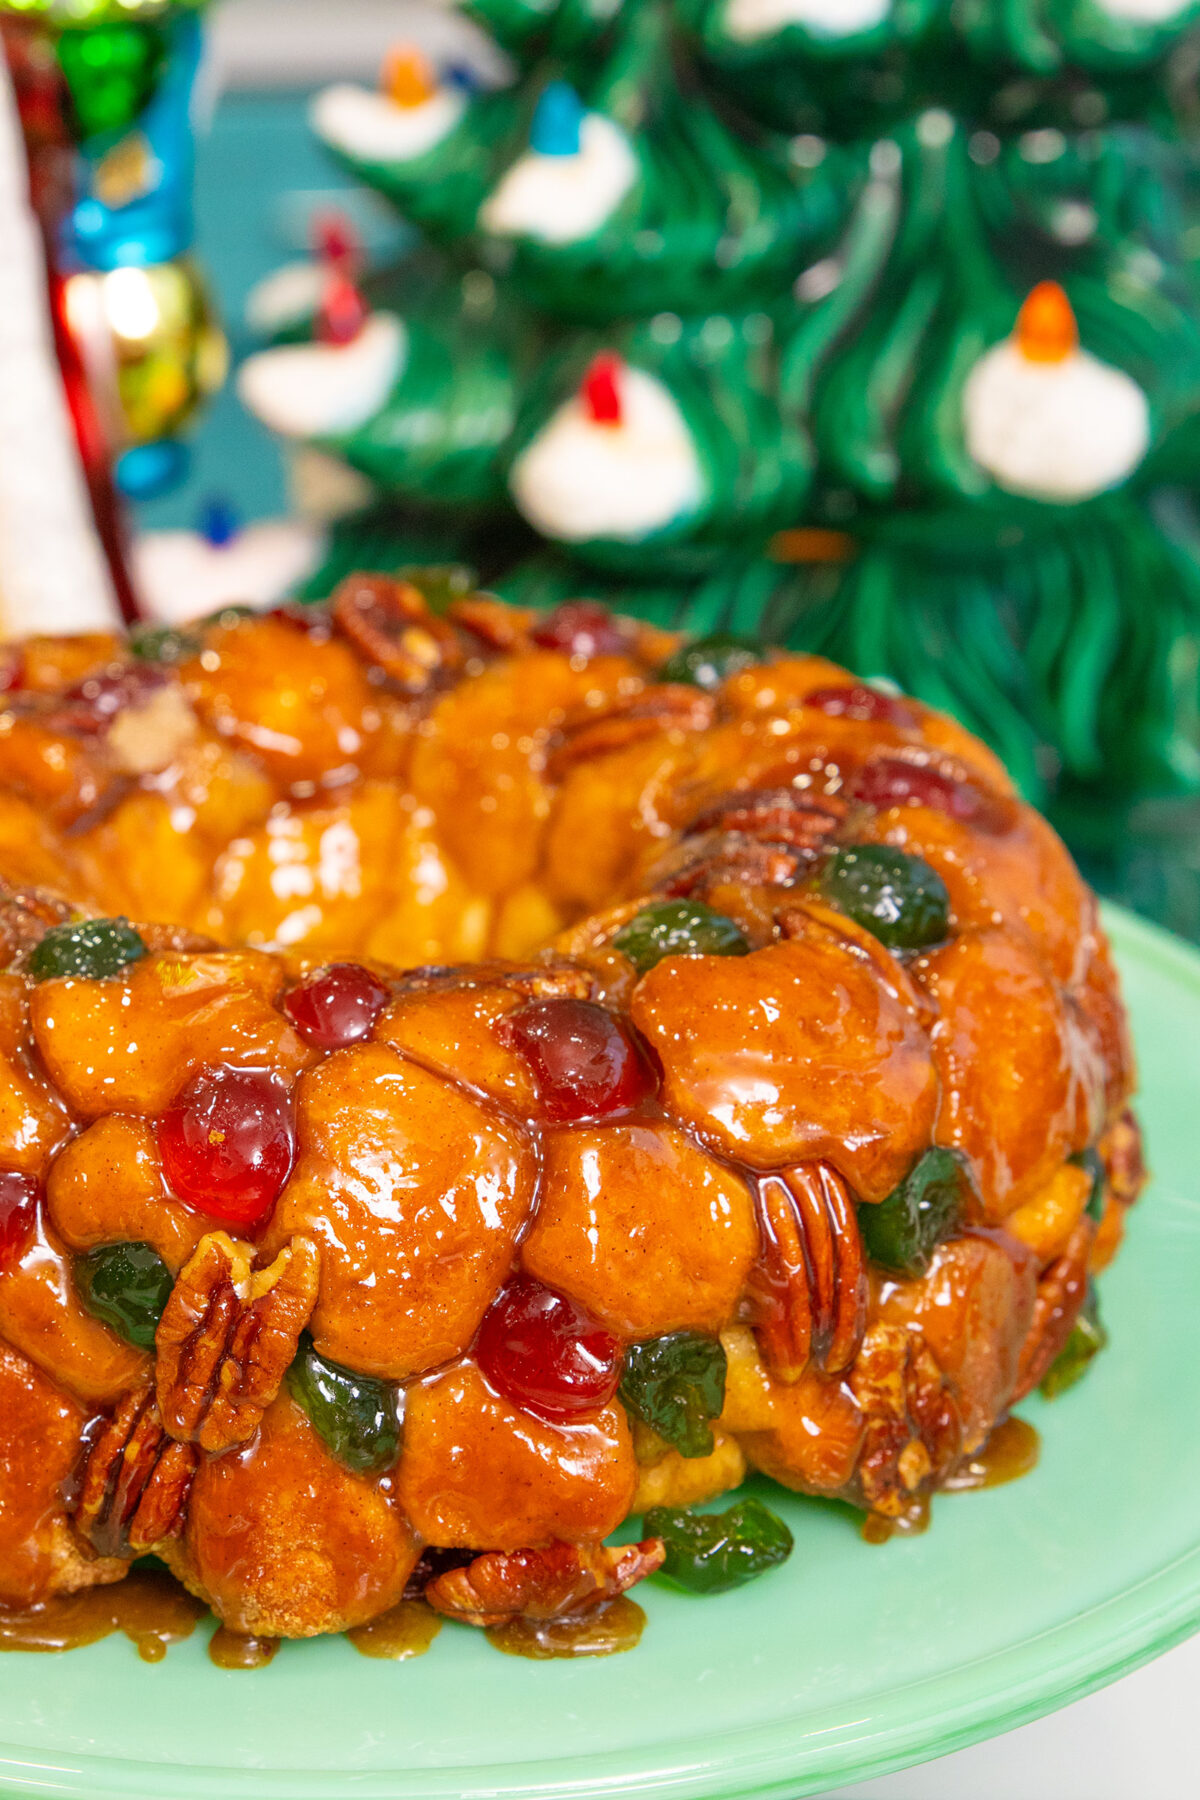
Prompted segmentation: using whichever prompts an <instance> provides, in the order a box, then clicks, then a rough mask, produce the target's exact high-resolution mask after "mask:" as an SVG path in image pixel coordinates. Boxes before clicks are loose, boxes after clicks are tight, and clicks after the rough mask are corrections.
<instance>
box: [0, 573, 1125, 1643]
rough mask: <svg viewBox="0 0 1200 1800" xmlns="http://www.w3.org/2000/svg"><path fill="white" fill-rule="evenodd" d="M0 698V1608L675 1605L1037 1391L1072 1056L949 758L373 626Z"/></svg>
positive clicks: (762, 710)
mask: <svg viewBox="0 0 1200 1800" xmlns="http://www.w3.org/2000/svg"><path fill="white" fill-rule="evenodd" d="M5 672H6V677H7V688H6V691H5V693H4V695H3V700H2V707H3V710H2V711H0V876H2V877H3V878H4V880H5V881H6V883H7V897H6V898H5V900H4V903H3V910H2V913H0V926H2V934H3V957H2V966H3V967H4V969H5V970H6V972H5V973H3V974H0V1604H3V1605H7V1606H9V1607H29V1606H30V1605H35V1604H37V1603H40V1602H42V1601H44V1600H47V1599H48V1598H49V1597H50V1596H53V1595H55V1594H61V1593H67V1592H70V1591H73V1590H76V1589H79V1588H81V1587H84V1586H87V1585H89V1584H97V1583H108V1582H115V1581H118V1580H120V1578H121V1577H122V1576H123V1575H124V1574H125V1573H126V1571H127V1569H128V1568H129V1566H130V1563H131V1561H132V1560H133V1559H134V1558H135V1557H137V1556H139V1555H141V1554H143V1553H144V1552H148V1551H152V1552H154V1553H156V1554H157V1555H158V1556H159V1557H160V1558H162V1559H163V1560H164V1561H165V1562H166V1563H167V1564H168V1565H169V1566H170V1568H171V1569H172V1570H173V1571H174V1572H175V1573H176V1575H177V1576H178V1577H179V1578H180V1579H181V1580H182V1581H183V1582H184V1583H185V1584H186V1585H187V1586H188V1587H189V1588H190V1589H191V1590H192V1591H193V1592H194V1593H195V1594H196V1595H198V1596H200V1597H201V1598H202V1599H204V1600H205V1601H207V1602H209V1603H210V1604H211V1606H212V1608H213V1609H214V1611H215V1612H216V1613H217V1614H218V1615H219V1617H220V1618H221V1619H222V1620H223V1621H225V1623H226V1624H227V1625H228V1626H229V1627H230V1628H231V1629H233V1630H234V1631H238V1632H243V1633H247V1634H257V1635H260V1636H263V1635H271V1636H308V1635H313V1634H316V1633H320V1632H331V1631H338V1630H342V1629H344V1628H347V1627H353V1626H357V1625H361V1624H363V1623H364V1622H366V1621H368V1620H370V1619H372V1618H374V1617H376V1616H377V1615H380V1614H382V1613H384V1612H385V1611H387V1610H388V1609H390V1608H392V1607H393V1606H395V1605H396V1603H397V1602H398V1601H399V1600H400V1599H401V1597H402V1596H403V1595H404V1594H405V1593H406V1592H407V1593H408V1594H409V1595H410V1596H411V1595H413V1594H415V1593H423V1595H424V1598H425V1599H426V1600H427V1601H428V1602H429V1603H430V1605H431V1606H432V1607H434V1608H436V1609H437V1610H438V1611H440V1612H442V1613H447V1614H450V1615H452V1616H455V1617H458V1618H461V1619H465V1620H469V1621H471V1622H474V1623H477V1624H494V1623H496V1622H497V1621H501V1620H506V1619H513V1618H522V1619H525V1620H538V1619H541V1620H546V1619H549V1618H554V1617H557V1616H559V1615H567V1616H574V1615H576V1614H580V1613H582V1612H584V1611H585V1610H586V1609H587V1608H588V1607H593V1608H594V1607H597V1606H601V1605H603V1604H605V1603H606V1602H607V1601H609V1600H610V1599H612V1597H613V1596H615V1595H617V1594H618V1593H620V1592H621V1591H622V1590H623V1589H624V1588H626V1587H628V1586H629V1585H630V1584H631V1583H632V1582H634V1581H636V1580H637V1579H639V1577H641V1576H643V1575H645V1574H647V1573H650V1572H652V1571H654V1570H655V1569H656V1568H658V1567H660V1565H663V1562H664V1558H665V1570H664V1572H665V1573H666V1574H667V1575H673V1576H674V1577H675V1578H676V1579H677V1580H678V1581H681V1582H683V1583H684V1584H690V1585H692V1586H693V1587H702V1588H703V1587H709V1588H713V1587H720V1586H722V1585H728V1584H729V1583H730V1582H732V1581H735V1580H737V1579H740V1578H741V1577H742V1576H744V1575H745V1574H747V1573H753V1572H754V1571H755V1570H756V1569H759V1568H762V1567H765V1566H768V1565H769V1564H770V1563H771V1562H773V1561H777V1560H778V1559H779V1557H780V1556H781V1555H783V1554H785V1553H786V1549H787V1533H786V1531H785V1530H784V1528H783V1527H782V1525H781V1524H780V1523H779V1522H778V1521H777V1520H775V1519H774V1518H773V1517H772V1515H771V1514H770V1512H769V1511H768V1510H766V1509H764V1508H763V1507H762V1506H761V1503H759V1502H757V1501H747V1502H745V1503H743V1504H742V1505H740V1506H739V1507H738V1508H736V1509H735V1510H734V1512H733V1513H732V1514H730V1515H728V1516H727V1517H726V1518H725V1519H724V1521H723V1523H722V1524H721V1526H720V1529H718V1528H717V1526H713V1525H709V1524H704V1523H703V1520H704V1519H705V1517H706V1515H702V1514H696V1515H690V1514H688V1513H687V1512H686V1511H683V1510H681V1509H684V1508H687V1507H689V1506H691V1505H692V1504H694V1503H696V1502H700V1501H703V1500H707V1499H710V1498H712V1497H714V1496H716V1495H718V1494H721V1493H723V1492H725V1491H726V1490H729V1489H733V1488H736V1487H737V1486H738V1484H739V1483H740V1482H741V1481H742V1479H743V1478H744V1476H745V1475H746V1473H747V1471H748V1470H749V1469H758V1470H762V1471H764V1472H765V1473H766V1474H768V1475H770V1476H772V1477H774V1479H775V1480H776V1481H778V1482H781V1483H783V1484H784V1485H785V1486H786V1487H789V1488H793V1489H796V1490H798V1491H800V1492H803V1493H809V1494H823V1495H834V1496H839V1497H841V1498H842V1499H845V1500H848V1501H850V1502H851V1503H853V1504H854V1505H855V1506H857V1507H860V1508H862V1509H865V1510H866V1511H867V1512H868V1513H870V1514H872V1515H875V1517H876V1519H877V1520H881V1521H892V1522H893V1523H894V1524H899V1525H901V1526H903V1525H905V1524H906V1523H907V1524H911V1523H912V1522H913V1521H915V1520H916V1519H917V1518H918V1517H919V1515H920V1511H921V1508H922V1505H923V1504H924V1503H925V1502H926V1501H927V1497H928V1495H929V1494H930V1493H931V1492H932V1491H933V1490H935V1489H936V1488H938V1487H939V1486H942V1485H945V1484H946V1483H947V1482H951V1481H954V1480H955V1479H956V1478H961V1472H962V1470H963V1468H964V1465H965V1464H967V1463H968V1462H969V1461H970V1459H971V1458H972V1457H973V1456H977V1455H978V1453H979V1452H980V1449H981V1447H982V1446H984V1445H985V1444H986V1441H987V1439H988V1437H989V1434H990V1433H991V1432H992V1431H993V1428H994V1427H995V1426H996V1425H997V1422H998V1421H1003V1420H1004V1418H1005V1417H1006V1415H1007V1410H1008V1408H1009V1407H1010V1406H1011V1405H1012V1404H1013V1403H1014V1402H1015V1401H1017V1400H1019V1399H1020V1397H1021V1396H1022V1395H1023V1394H1025V1393H1027V1392H1028V1391H1029V1390H1030V1389H1031V1388H1032V1387H1033V1386H1034V1385H1035V1384H1037V1383H1040V1382H1044V1381H1046V1379H1047V1377H1048V1376H1049V1379H1050V1380H1051V1382H1052V1383H1053V1384H1055V1385H1062V1384H1063V1383H1064V1382H1065V1381H1066V1380H1068V1379H1069V1378H1070V1376H1071V1375H1072V1374H1073V1373H1075V1372H1076V1370H1077V1369H1078V1368H1079V1367H1081V1366H1082V1364H1083V1362H1084V1361H1085V1360H1086V1355H1087V1353H1088V1351H1089V1350H1090V1348H1092V1347H1093V1346H1094V1344H1095V1343H1096V1341H1097V1340H1098V1337H1099V1327H1098V1324H1097V1323H1096V1321H1095V1318H1094V1312H1093V1297H1092V1291H1091V1278H1092V1276H1093V1275H1094V1274H1095V1272H1096V1271H1097V1270H1099V1269H1101V1268H1102V1267H1103V1266H1104V1264H1105V1263H1106V1262H1107V1261H1108V1259H1109V1258H1110V1257H1111V1256H1112V1255H1113V1252H1114V1250H1115V1249H1116V1247H1117V1244H1118V1242H1119V1239H1120V1235H1121V1228H1122V1221H1123V1218H1124V1214H1125V1210H1126V1207H1127V1205H1128V1204H1129V1203H1130V1202H1131V1201H1132V1200H1133V1199H1134V1198H1135V1197H1136V1194H1137V1190H1138V1186H1139V1181H1140V1155H1139V1142H1138V1132H1137V1127H1136V1125H1135V1124H1134V1122H1133V1120H1132V1118H1131V1116H1130V1114H1129V1112H1128V1110H1127V1107H1128V1101H1129V1096H1130V1091H1131V1086H1132V1079H1133V1070H1132V1064H1131V1059H1130V1053H1129V1046H1128V1041H1127V1037H1126V1030H1125V1020H1124V1014H1123V1010H1122V1005H1121V1000H1120V997H1119V994H1118V990H1117V983H1116V978H1115V976H1114V972H1113V966H1112V963H1111V961H1110V958H1109V952H1108V948H1107V946H1106V943H1105V939H1104V934H1103V932H1102V930H1101V928H1100V925H1099V923H1098V919H1097V911H1096V905H1095V902H1094V899H1093V897H1092V895H1091V894H1090V892H1089V891H1088V889H1087V888H1086V887H1085V885H1084V884H1083V882H1082V881H1081V879H1080V877H1079V875H1078V874H1077V873H1076V870H1075V868H1074V866H1073V865H1072V862H1071V860H1070V858H1069V857H1068V855H1067V854H1066V852H1065V851H1064V849H1063V847H1062V845H1061V844H1060V843H1059V841H1058V839H1057V838H1056V837H1055V835H1054V833H1053V832H1052V831H1051V830H1050V829H1049V827H1048V826H1047V825H1046V824H1045V823H1044V822H1043V821H1042V820H1041V819H1040V818H1039V817H1038V816H1037V814H1036V813H1034V812H1032V811H1031V810H1030V809H1029V808H1028V807H1027V806H1025V805H1023V804H1022V802H1021V801H1020V800H1019V799H1018V798H1016V796H1015V795H1014V793H1013V791H1012V787H1011V784H1010V783H1009V781H1008V780H1007V778H1006V776H1005V774H1004V771H1003V769H1002V768H1000V767H999V766H998V765H997V763H996V761H995V759H994V758H993V757H992V756H991V755H990V754H989V752H988V751H987V750H985V749H984V748H983V747H982V746H981V745H980V744H979V743H977V742H976V741H975V740H974V739H973V738H971V737H970V736H968V735H967V733H966V732H964V731H963V730H962V729H961V728H960V727H959V726H957V725H955V724H954V723H953V722H952V721H951V720H949V719H947V718H944V717H942V716H941V715H939V714H937V713H935V712H932V711H930V710H929V709H927V708H926V707H923V706H920V705H918V704H916V703H915V702H912V701H909V700H904V699H899V698H896V697H893V696H892V695H891V694H887V693H883V692H881V691H879V690H878V689H877V688H874V687H866V686H862V685H859V684H857V683H856V682H855V680H854V678H853V677H852V676H850V675H847V674H846V673H845V672H844V671H843V670H841V669H838V668H835V667H833V666H832V665H831V664H828V663H825V662H821V661H818V660H815V659H812V658H803V657H791V656H783V655H778V654H775V653H765V652H761V651H755V650H753V649H750V648H747V647H746V646H744V645H739V644H738V643H736V642H735V641H733V640H722V641H718V640H711V641H709V642H707V643H703V644H699V645H690V646H688V645H681V644H680V642H679V640H677V639H675V638H670V637H667V636H665V635H664V634H662V633H660V632H657V631H654V630H651V629H650V628H648V627H645V626H641V625H637V624H634V623H630V622H626V621H624V620H621V619H618V618H615V617H612V616H611V615H609V614H608V613H606V612H604V611H603V610H602V609H600V608H598V607H596V606H592V605H590V604H586V603H582V602H581V603H578V604H573V605H569V606H566V607H563V608H561V609H560V610H559V611H558V612H556V613H553V614H550V615H534V614H531V613H526V612H522V611H517V610H513V609H509V608H507V607H505V606H503V605H501V604H500V603H499V602H496V601H494V600H492V599H489V598H487V597H486V596H482V595H474V596H470V597H467V598H460V599H458V600H456V601H454V602H453V603H452V604H450V605H449V607H448V609H446V608H443V609H442V610H440V611H437V612H435V611H434V610H433V609H432V608H431V607H430V605H429V604H428V603H427V601H426V600H425V599H424V598H423V596H422V593H421V592H420V591H418V589H417V588H415V587H414V586H412V585H410V584H405V583H397V582H391V581H387V580H384V579H383V578H381V577H373V576H356V577H353V578H351V579H350V580H349V581H348V582H346V583H345V584H344V585H343V587H342V588H341V589H340V590H339V592H338V593H337V594H336V595H335V597H334V599H333V601H332V603H331V605H330V606H329V607H327V608H311V609H305V610H296V611H295V612H292V611H287V610H284V611H280V612H276V613H273V614H269V615H266V616H260V617H251V616H247V615H244V614H238V613H236V612H230V613H226V614H222V615H220V616H219V617H217V618H216V619H214V620H211V621H208V622H206V623H204V624H202V625H199V626H197V627H195V628H194V629H193V630H192V631H190V632H189V633H187V634H179V633H170V632H166V633H164V632H157V633H144V634H143V635H142V636H140V637H135V638H134V639H133V640H132V641H130V642H124V641H118V640H116V639H111V638H78V639H72V640H53V641H51V640H46V639H34V640H31V641H29V642H27V643H25V644H23V645H21V646H18V647H14V648H13V649H12V650H11V651H9V652H8V653H7V663H6V671H5ZM130 921H133V923H131V922H130ZM647 1512H652V1517H651V1518H650V1520H649V1522H648V1524H647V1526H646V1527H645V1530H644V1532H643V1535H642V1539H641V1541H640V1542H630V1543H628V1544H625V1545H623V1546H622V1547H621V1548H619V1549H616V1550H613V1549H606V1548H605V1547H604V1540H605V1539H606V1538H607V1537H608V1535H609V1534H610V1533H612V1532H614V1531H615V1530H617V1528H618V1527H620V1526H621V1525H622V1524H623V1522H624V1521H625V1520H626V1519H627V1518H628V1517H629V1516H630V1515H640V1514H643V1513H647ZM625 1535H626V1536H627V1537H628V1536H630V1535H631V1534H630V1533H629V1532H626V1534H625Z"/></svg>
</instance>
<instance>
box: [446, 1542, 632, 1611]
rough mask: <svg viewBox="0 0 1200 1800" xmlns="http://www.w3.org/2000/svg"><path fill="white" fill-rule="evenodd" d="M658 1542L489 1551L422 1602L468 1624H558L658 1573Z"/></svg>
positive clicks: (450, 1573)
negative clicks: (510, 1621) (517, 1621)
mask: <svg viewBox="0 0 1200 1800" xmlns="http://www.w3.org/2000/svg"><path fill="white" fill-rule="evenodd" d="M665 1555H666V1549H665V1546H664V1544H663V1541H662V1539H661V1538H647V1539H646V1540H645V1542H644V1543H641V1544H621V1545H620V1546H619V1547H618V1548H617V1549H615V1550H609V1549H606V1548H605V1546H604V1545H603V1544H563V1543H557V1542H556V1543H552V1544H549V1545H548V1546H547V1547H546V1549H544V1550H511V1551H507V1552H505V1551H499V1550H493V1551H487V1552H485V1554H484V1555H482V1556H477V1557H476V1558H475V1559H474V1561H473V1562H470V1563H468V1564H467V1565H466V1567H465V1568H461V1569H450V1570H447V1571H446V1573H445V1574H442V1575H438V1576H435V1578H434V1579H433V1580H432V1581H431V1582H430V1583H429V1585H428V1586H427V1587H426V1589H425V1599H426V1600H427V1601H428V1602H429V1604H430V1606H432V1607H433V1608H434V1609H435V1610H436V1611H437V1612H440V1613H447V1614H449V1615H450V1616H451V1617H452V1618H455V1619H460V1620H462V1621H463V1622H464V1623H465V1624H467V1625H499V1624H501V1623H502V1622H503V1621H504V1620H505V1619H514V1618H518V1617H520V1618H525V1619H559V1618H563V1617H566V1616H568V1615H570V1614H573V1613H579V1612H586V1611H589V1610H590V1609H591V1608H592V1607H594V1606H600V1605H602V1604H603V1602H604V1601H606V1600H613V1599H615V1598H616V1596H617V1595H618V1594H623V1593H624V1592H625V1591H626V1589H627V1588H631V1587H632V1586H633V1584H634V1583H635V1582H636V1581H641V1580H642V1578H643V1576H646V1575H653V1573H654V1571H655V1569H658V1568H661V1566H662V1562H663V1558H664V1556H665Z"/></svg>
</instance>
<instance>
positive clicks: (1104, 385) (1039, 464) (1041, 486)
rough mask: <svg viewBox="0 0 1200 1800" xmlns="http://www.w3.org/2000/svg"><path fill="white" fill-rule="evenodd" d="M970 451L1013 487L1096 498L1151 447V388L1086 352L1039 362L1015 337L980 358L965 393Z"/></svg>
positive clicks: (1032, 493) (1042, 494) (1066, 497)
mask: <svg viewBox="0 0 1200 1800" xmlns="http://www.w3.org/2000/svg"><path fill="white" fill-rule="evenodd" d="M963 423H964V427H965V432H966V443H967V449H968V451H969V452H970V454H971V456H972V457H973V458H974V459H975V461H976V462H977V463H978V464H979V465H980V466H981V468H984V469H986V470H987V472H988V474H989V475H990V476H991V477H992V479H993V480H994V481H995V482H997V483H998V485H999V486H1000V487H1002V488H1004V489H1006V490H1007V492H1009V493H1010V494H1024V495H1025V496H1027V497H1028V498H1030V499H1034V500H1049V501H1061V502H1071V501H1076V500H1088V499H1090V498H1091V497H1092V495H1093V494H1102V493H1104V492H1105V491H1106V490H1107V489H1109V488H1114V487H1117V486H1118V485H1119V484H1120V483H1121V482H1122V481H1124V480H1125V478H1126V476H1128V475H1131V474H1132V473H1133V471H1134V469H1136V468H1137V466H1138V464H1139V463H1140V462H1141V460H1142V458H1143V457H1144V456H1145V454H1146V451H1147V449H1148V448H1149V444H1150V408H1149V404H1148V402H1147V399H1146V396H1145V394H1144V393H1143V392H1142V390H1141V388H1140V387H1139V386H1138V384H1137V382H1136V381H1134V380H1133V379H1132V378H1131V377H1130V376H1128V375H1126V374H1125V372H1124V370H1123V369H1114V368H1112V367H1111V366H1110V365H1109V364H1108V363H1102V362H1101V361H1100V360H1099V359H1098V358H1097V357H1095V356H1091V355H1089V353H1088V352H1087V351H1086V350H1078V349H1076V350H1072V351H1071V352H1070V353H1069V354H1068V355H1067V356H1064V357H1063V358H1062V359H1061V360H1060V361H1057V362H1035V361H1032V360H1031V359H1030V358H1028V357H1026V356H1025V355H1024V354H1023V353H1022V351H1021V348H1020V345H1019V344H1018V343H1017V341H1016V340H1015V339H1013V338H1008V339H1006V340H1005V341H1004V342H1003V343H1001V344H996V345H994V346H993V348H992V349H990V350H989V351H987V352H986V354H985V355H983V356H981V357H980V359H979V361H978V362H977V363H976V364H975V367H974V368H973V369H972V370H971V373H970V375H969V376H968V377H967V383H966V388H965V390H964V394H963Z"/></svg>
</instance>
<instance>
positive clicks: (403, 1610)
mask: <svg viewBox="0 0 1200 1800" xmlns="http://www.w3.org/2000/svg"><path fill="white" fill-rule="evenodd" d="M441 1629H442V1621H441V1620H440V1619H439V1618H438V1616H437V1614H436V1613H435V1612H434V1610H433V1608H432V1607H431V1606H426V1605H424V1603H423V1602H422V1601H420V1600H402V1601H401V1602H400V1604H399V1606H393V1607H392V1609H391V1611H390V1612H385V1613H381V1614H380V1616H379V1618H377V1619H372V1620H371V1621H370V1623H369V1624H367V1625H355V1626H354V1627H353V1628H352V1629H351V1630H350V1631H348V1632H347V1633H346V1636H347V1638H348V1639H349V1641H350V1642H351V1643H352V1644H353V1645H354V1648H355V1649H356V1650H357V1651H358V1653H359V1655H360V1656H370V1657H373V1658H376V1659H377V1660H379V1661H384V1662H407V1661H408V1659H409V1658H410V1657H412V1656H424V1654H425V1652H426V1651H427V1650H428V1648H429V1646H430V1644H432V1642H433V1640H434V1638H435V1637H436V1636H437V1634H438V1632H439V1631H440V1630H441Z"/></svg>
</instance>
